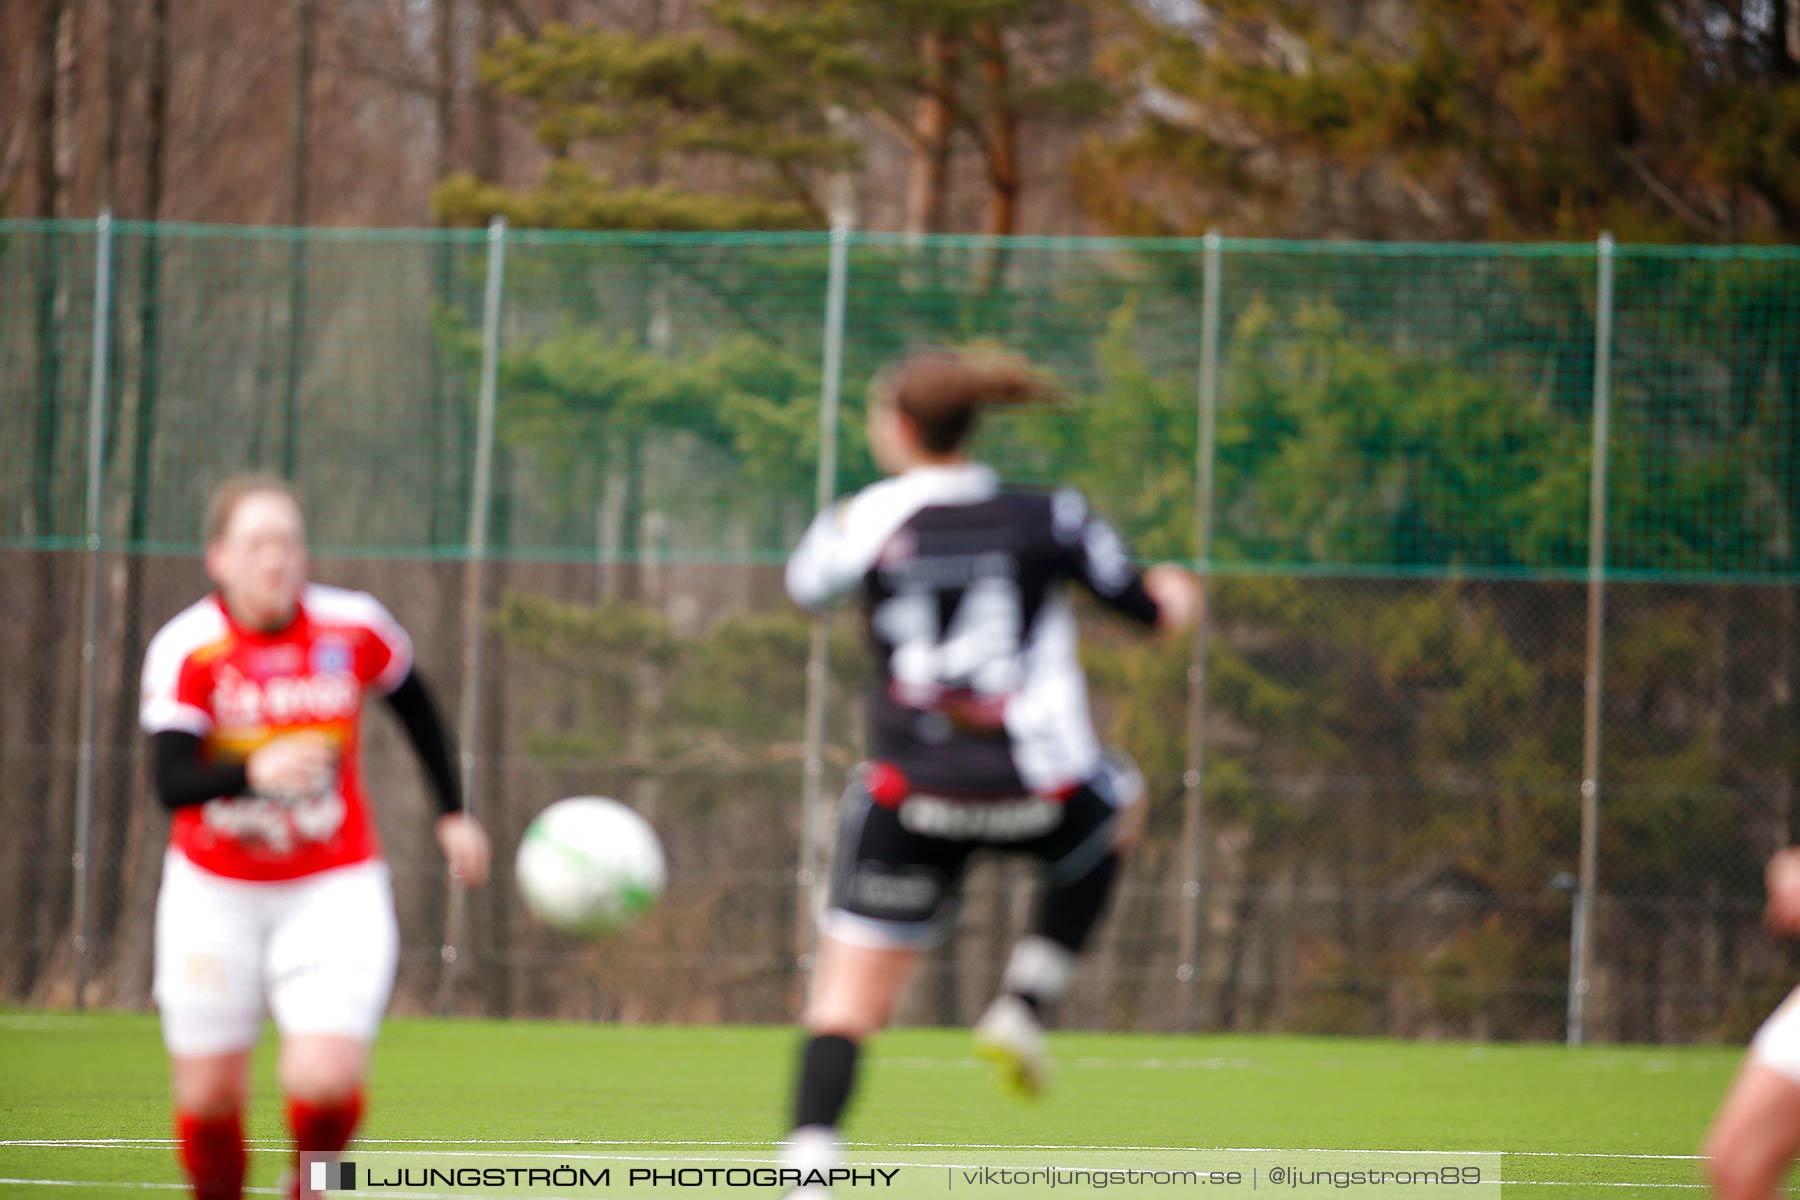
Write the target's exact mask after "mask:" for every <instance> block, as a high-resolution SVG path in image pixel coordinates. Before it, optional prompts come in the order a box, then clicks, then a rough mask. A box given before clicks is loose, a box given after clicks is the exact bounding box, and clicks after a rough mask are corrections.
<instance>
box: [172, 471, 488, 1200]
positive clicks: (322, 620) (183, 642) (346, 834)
mask: <svg viewBox="0 0 1800 1200" xmlns="http://www.w3.org/2000/svg"><path fill="white" fill-rule="evenodd" d="M205 541H206V570H207V574H208V575H210V576H211V578H212V580H213V583H214V584H215V585H216V590H215V591H213V592H211V593H209V594H208V595H207V596H205V597H204V598H203V599H201V600H200V601H198V602H197V603H195V604H193V605H191V606H189V607H188V608H186V609H184V610H183V611H182V612H181V613H179V614H178V615H176V616H175V617H174V618H173V619H172V620H171V621H169V623H168V624H167V625H165V626H163V628H162V629H161V630H160V631H159V632H158V633H157V635H156V637H155V638H154V639H152V641H151V642H150V646H149V650H148V651H147V653H146V654H145V658H144V673H143V694H142V706H141V713H140V719H141V723H142V725H143V728H144V730H145V732H146V733H148V734H149V736H150V743H151V754H150V758H151V763H152V770H153V774H154V778H155V785H156V792H157V795H158V797H159V799H160V800H161V801H162V803H163V805H164V806H165V807H166V808H168V809H169V810H170V812H171V814H172V827H171V833H170V845H169V849H168V852H167V854H166V856H165V858H164V864H163V877H162V887H161V890H160V892H159V894H158V896H157V906H156V944H155V958H156V966H155V997H156V1003H157V1007H158V1009H159V1010H160V1012H161V1017H162V1031H163V1041H164V1044H165V1045H166V1046H167V1048H168V1052H169V1058H170V1064H171V1075H172V1090H173V1093H174V1104H175V1126H176V1134H177V1152H178V1154H179V1156H180V1159H181V1163H182V1166H183V1168H184V1169H185V1171H186V1173H187V1176H188V1179H189V1181H190V1182H191V1184H192V1186H193V1191H194V1195H195V1196H196V1197H199V1198H200V1200H235V1198H236V1197H240V1196H242V1195H243V1189H244V1176H245V1168H246V1163H247V1157H246V1150H245V1143H244V1129H243V1111H244V1105H245V1102H246V1099H247V1093H248V1089H249V1061H250V1051H251V1049H252V1047H253V1046H254V1045H255V1043H256V1040H257V1035H258V1033H259V1032H260V1030H261V1026H262V1021H263V1016H264V1013H265V1011H267V1012H269V1013H270V1014H272V1015H273V1017H274V1019H275V1025H276V1028H277V1030H278V1032H279V1034H280V1039H281V1041H280V1051H279V1061H278V1067H277V1075H278V1078H279V1080H280V1086H281V1089H282V1092H283V1093H284V1095H285V1097H286V1101H287V1115H288V1123H289V1125H290V1127H291V1130H292V1132H293V1136H294V1142H295V1155H296V1157H295V1168H294V1169H293V1170H292V1171H291V1174H290V1179H289V1184H288V1194H289V1195H290V1196H295V1197H298V1196H313V1195H315V1193H314V1192H313V1190H312V1189H311V1186H310V1180H308V1179H305V1178H302V1177H301V1176H302V1173H301V1172H300V1171H299V1170H298V1161H299V1159H298V1155H299V1153H301V1152H320V1153H324V1154H329V1155H336V1154H338V1153H340V1152H341V1151H342V1150H343V1149H344V1148H345V1147H346V1146H347V1145H348V1144H349V1142H350V1139H351V1137H352V1135H353V1134H354V1132H355V1130H356V1126H357V1122H358V1120H359V1119H360V1117H361V1114H362V1108H363V1082H364V1079H365V1076H366V1073H367V1067H368V1059H369V1050H370V1047H371V1045H372V1043H373V1042H374V1039H375V1034H376V1031H377V1028H378V1027H379V1025H380V1023H381V1017H382V1013H383V1010H384V1009H385V1008H386V1007H387V1001H388V994H389V992H390V991H391V990H392V987H393V982H394V971H395V965H396V960H397V953H398V942H399V934H398V928H397V926H396V923H395V918H394V900H393V893H392V890H391V888H390V885H389V880H388V869H387V865H386V863H385V862H384V861H383V859H382V857H381V847H380V845H379V843H378V839H377V835H376V829H375V823H374V820H373V818H372V816H371V814H370V811H369V802H368V799H367V797H366V796H365V795H364V793H363V787H362V775H361V768H360V763H359V761H358V758H359V755H358V745H359V740H360V739H359V723H360V717H361V713H362V704H363V698H364V696H365V694H366V693H367V692H368V691H369V690H371V689H372V690H374V691H375V692H377V693H379V694H380V695H381V696H382V697H383V698H384V699H385V700H386V701H387V703H388V706H389V707H390V708H392V709H393V711H394V713H395V715H396V716H397V717H398V718H399V720H400V722H401V725H402V727H403V728H404V730H405V734H406V738H407V740H408V742H409V743H410V744H411V746H412V748H413V750H414V752H415V753H416V754H417V755H418V758H419V762H420V763H421V765H422V766H423V768H424V772H425V776H426V779H427V781H428V783H429V785H430V790H431V794H432V797H433V799H434V800H435V802H436V807H437V812H438V815H437V818H436V822H437V825H436V832H437V838H438V842H439V844H440V846H441V847H442V849H443V852H444V856H445V857H446V859H448V861H449V865H450V870H451V873H452V874H453V875H454V876H455V877H456V879H457V880H458V881H460V882H461V883H462V884H463V885H464V886H469V887H472V886H475V885H476V884H479V883H480V882H481V881H482V880H483V879H485V878H486V876H487V870H488V861H489V855H490V848H489V845H488V840H487V836H486V834H485V833H484V832H483V831H482V828H481V826H480V825H478V824H477V823H476V822H475V821H474V819H473V818H471V817H469V816H468V815H467V814H466V813H464V812H463V804H462V795H461V789H460V786H459V784H458V780H457V775H456V771H455V769H454V767H453V766H452V757H451V752H450V744H449V739H448V737H447V736H446V733H445V730H444V726H443V723H442V721H441V720H440V719H439V716H438V710H437V706H436V704H435V703H434V702H433V700H432V697H431V693H430V692H429V691H428V690H427V688H426V686H425V684H424V682H423V681H422V680H421V679H420V677H419V674H418V672H417V671H416V670H415V669H414V667H413V660H412V643H411V641H410V640H409V639H408V637H407V635H406V632H405V630H403V629H401V627H400V626H399V624H398V623H397V622H396V621H395V620H394V618H393V617H392V616H390V615H389V614H388V611H387V610H386V609H385V608H383V607H382V606H381V604H380V603H379V602H377V601H376V600H375V599H374V598H373V597H372V596H369V595H368V594H366V593H363V592H354V591H348V590H345V589H343V588H335V587H326V586H324V585H321V584H313V583H309V582H307V579H306V573H307V549H306V531H305V523H304V519H303V516H302V514H301V509H300V503H299V500H298V498H297V497H296V495H295V493H294V492H293V490H292V489H291V488H290V487H289V486H288V485H287V484H286V483H284V482H283V481H281V480H279V479H275V478H270V477H258V476H244V477H237V478H232V479H228V480H226V481H225V482H224V483H222V484H220V485H219V487H218V489H217V490H216V491H215V492H214V493H213V496H212V498H211V500H210V502H209V503H208V506H207V510H206V516H205Z"/></svg>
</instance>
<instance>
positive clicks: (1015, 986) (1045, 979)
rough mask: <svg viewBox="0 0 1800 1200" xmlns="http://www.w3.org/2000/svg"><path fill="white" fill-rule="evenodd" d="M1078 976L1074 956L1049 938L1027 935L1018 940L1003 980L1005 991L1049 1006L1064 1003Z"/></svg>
mask: <svg viewBox="0 0 1800 1200" xmlns="http://www.w3.org/2000/svg"><path fill="white" fill-rule="evenodd" d="M1074 975H1075V955H1074V954H1073V953H1072V952H1071V951H1070V950H1069V948H1068V947H1067V946H1063V945H1059V944H1058V943H1056V942H1053V941H1051V940H1050V939H1049V938H1047V937H1039V936H1038V935H1037V934H1027V935H1026V936H1024V937H1022V938H1020V939H1019V941H1018V944H1017V945H1015V946H1014V947H1013V949H1012V956H1011V957H1010V958H1008V959H1007V960H1006V970H1005V972H1003V973H1002V974H1001V976H1000V988H1001V990H1002V991H1006V992H1012V993H1015V994H1017V995H1022V996H1030V997H1032V998H1033V999H1035V1000H1040V1001H1043V1002H1044V1003H1047V1004H1054V1003H1055V1002H1056V1001H1058V1000H1060V999H1062V994H1063V993H1064V992H1066V991H1068V990H1069V980H1070V979H1072V978H1073V977H1074Z"/></svg>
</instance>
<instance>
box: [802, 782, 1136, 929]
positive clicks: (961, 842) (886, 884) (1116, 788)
mask: <svg viewBox="0 0 1800 1200" xmlns="http://www.w3.org/2000/svg"><path fill="white" fill-rule="evenodd" d="M1141 786H1142V785H1141V783H1140V782H1139V781H1138V780H1137V777H1136V772H1135V770H1133V769H1131V768H1130V767H1129V765H1128V764H1127V765H1124V766H1120V765H1118V764H1116V763H1113V762H1109V763H1108V764H1107V765H1106V767H1104V768H1103V769H1102V771H1101V772H1100V773H1099V774H1098V775H1096V776H1095V777H1094V778H1093V779H1091V780H1089V781H1088V782H1087V783H1086V784H1083V785H1082V786H1081V787H1079V788H1077V789H1075V791H1074V792H1073V793H1071V794H1070V795H1069V796H1068V797H1067V798H1066V799H1054V798H1049V797H1042V796H1024V797H1001V798H994V799H979V800H970V799H952V798H950V797H943V796H933V795H912V796H908V797H907V798H906V799H905V800H903V801H900V802H899V803H898V804H897V805H893V804H887V803H882V802H880V801H877V800H876V799H875V797H874V796H873V795H872V794H871V793H870V790H869V787H868V785H867V783H866V780H865V771H864V770H858V771H857V773H856V774H855V775H854V776H852V778H851V780H850V786H849V787H848V788H846V789H845V791H844V798H843V800H842V802H841V803H840V804H839V807H838V825H837V853H836V858H835V865H834V866H833V868H832V872H831V899H830V907H829V910H828V911H827V913H826V915H825V932H827V933H828V934H831V935H832V936H834V937H841V938H843V939H844V940H846V941H852V942H861V943H865V944H869V945H879V946H903V947H918V948H920V949H924V948H927V947H930V946H933V945H935V944H936V943H937V942H938V941H939V940H940V939H942V937H943V935H944V933H945V932H946V931H947V930H948V928H949V926H950V923H951V922H952V921H954V920H955V919H956V913H957V908H958V906H959V904H960V902H961V893H962V881H963V877H964V875H965V874H967V872H968V867H969V860H970V859H971V858H972V857H974V855H975V854H976V853H978V852H982V851H987V852H998V853H1003V854H1022V855H1027V856H1029V857H1031V858H1033V859H1035V860H1037V862H1038V863H1039V864H1041V865H1042V867H1043V869H1044V872H1045V876H1046V879H1047V880H1048V882H1049V883H1050V884H1051V885H1053V886H1054V885H1056V884H1058V883H1071V882H1074V881H1075V880H1078V879H1080V878H1082V877H1083V876H1085V875H1086V874H1087V873H1088V872H1090V871H1092V870H1093V869H1094V868H1095V867H1097V866H1099V865H1100V864H1101V863H1102V862H1104V861H1105V860H1106V858H1107V856H1108V855H1109V854H1111V853H1112V846H1113V837H1114V822H1115V820H1116V818H1117V815H1118V812H1119V810H1120V809H1121V808H1122V807H1124V806H1126V805H1128V804H1131V803H1133V802H1134V801H1136V800H1137V798H1138V797H1137V792H1138V791H1139V790H1140V789H1141Z"/></svg>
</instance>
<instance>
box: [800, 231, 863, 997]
mask: <svg viewBox="0 0 1800 1200" xmlns="http://www.w3.org/2000/svg"><path fill="white" fill-rule="evenodd" d="M849 269H850V230H849V228H848V226H846V225H843V224H834V225H833V226H832V228H831V257H830V263H829V267H828V269H827V274H826V285H825V338H824V347H823V353H824V362H823V364H822V367H821V370H820V378H819V473H818V478H817V480H816V484H815V487H814V489H813V500H814V508H815V509H818V510H823V509H824V508H825V506H826V505H828V504H830V503H831V501H832V498H833V497H834V496H835V495H836V494H837V436H838V433H837V431H838V406H839V403H840V395H841V389H842V383H843V372H844V303H845V291H846V288H847V283H848V276H849ZM829 635H830V629H829V626H828V622H827V620H826V619H825V618H824V617H819V618H816V619H814V621H813V626H812V635H811V640H810V641H809V643H808V645H807V652H806V732H805V738H806V749H805V756H806V766H805V779H804V780H803V781H802V786H801V793H800V863H799V867H798V869H797V870H796V871H795V872H794V881H795V883H796V884H798V889H797V893H798V894H797V897H796V899H795V903H794V945H795V946H796V947H797V948H798V950H799V966H800V969H801V970H802V971H806V970H809V969H810V968H811V966H812V945H813V913H814V911H815V903H814V902H815V900H816V898H817V896H818V894H819V889H820V887H821V886H823V883H824V874H825V871H824V867H825V853H826V851H825V830H824V826H825V824H826V819H825V814H824V812H823V811H822V810H823V808H824V796H825V698H826V692H827V690H828V688H829V685H830V672H829V667H830V658H829V649H830V647H829Z"/></svg>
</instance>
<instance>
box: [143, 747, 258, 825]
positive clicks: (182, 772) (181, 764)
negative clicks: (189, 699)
mask: <svg viewBox="0 0 1800 1200" xmlns="http://www.w3.org/2000/svg"><path fill="white" fill-rule="evenodd" d="M150 774H151V777H152V779H154V781H155V783H156V798H157V799H158V800H160V801H162V805H163V807H164V808H167V809H169V810H171V811H173V810H174V809H177V808H190V807H192V806H193V805H196V804H205V803H206V802H207V801H208V800H217V799H218V798H219V797H221V796H242V795H245V794H247V793H248V792H249V791H250V790H251V789H250V772H249V764H247V763H228V762H208V761H207V760H206V756H205V755H204V754H203V753H202V752H201V746H200V739H199V738H198V737H196V736H194V735H193V734H191V733H186V732H183V731H182V730H179V729H165V730H163V731H161V732H160V733H153V734H151V735H150Z"/></svg>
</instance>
